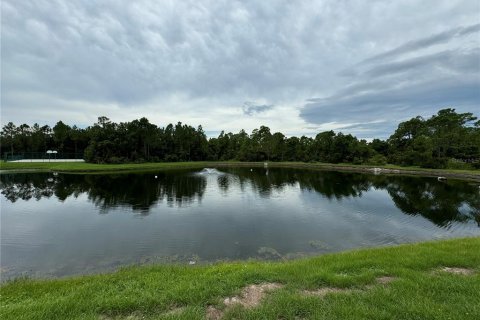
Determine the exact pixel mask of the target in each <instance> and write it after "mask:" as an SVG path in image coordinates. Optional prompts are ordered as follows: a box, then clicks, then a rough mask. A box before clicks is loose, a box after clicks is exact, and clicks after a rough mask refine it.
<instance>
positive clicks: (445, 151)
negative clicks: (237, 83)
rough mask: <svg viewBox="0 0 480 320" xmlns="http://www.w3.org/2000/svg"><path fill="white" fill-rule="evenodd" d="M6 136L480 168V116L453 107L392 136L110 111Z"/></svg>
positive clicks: (191, 152) (153, 152)
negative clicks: (125, 118) (222, 127)
mask: <svg viewBox="0 0 480 320" xmlns="http://www.w3.org/2000/svg"><path fill="white" fill-rule="evenodd" d="M0 139H1V146H0V148H1V149H0V151H1V154H2V155H3V156H4V157H5V156H6V155H14V154H23V153H29V152H30V153H34V152H37V153H45V152H46V151H47V150H53V149H54V150H57V151H59V152H62V153H72V154H73V153H75V154H81V155H82V156H83V158H84V159H85V160H86V161H87V162H95V163H123V162H144V161H153V162H155V161H200V160H223V161H225V160H239V161H305V162H310V161H314V162H329V163H353V164H373V165H382V164H386V163H392V164H399V165H405V166H421V167H428V168H446V167H451V168H472V167H474V168H479V161H480V121H478V119H477V117H475V116H474V115H473V114H472V113H457V112H456V111H455V109H451V108H448V109H442V110H440V111H439V112H438V113H437V114H436V115H433V116H432V117H430V118H428V119H424V118H422V117H415V118H412V119H410V120H408V121H404V122H401V123H400V124H399V125H398V127H397V129H396V130H395V132H394V133H393V134H392V135H391V136H390V137H389V138H388V139H386V140H381V139H373V140H372V141H371V142H367V141H366V140H361V139H358V138H356V137H354V136H352V135H351V134H343V133H342V132H338V133H335V132H333V131H325V132H320V133H318V134H317V135H316V136H315V137H306V136H302V137H286V136H285V135H284V134H282V133H281V132H274V133H272V132H271V130H270V128H268V127H266V126H261V127H260V128H258V129H255V130H253V132H252V133H251V134H248V133H247V132H245V131H244V130H241V131H240V132H238V133H231V132H229V133H225V132H224V131H222V132H221V133H220V135H219V136H218V137H216V138H210V139H208V138H207V136H206V134H205V132H204V131H203V128H202V127H201V126H199V127H197V128H195V127H192V126H189V125H186V124H183V123H181V122H178V123H177V124H175V125H173V124H168V125H167V126H165V127H159V126H157V125H155V124H153V123H150V121H149V120H148V119H147V118H141V119H136V120H133V121H130V122H120V123H115V122H112V121H111V120H110V119H108V118H107V117H103V116H102V117H99V118H98V121H97V122H96V123H94V124H93V125H92V126H89V127H87V128H85V129H82V128H78V127H76V126H69V125H67V124H65V123H63V122H62V121H59V122H57V124H56V125H55V126H54V127H53V128H50V127H49V126H47V125H43V126H40V125H39V124H37V123H35V124H33V125H32V126H29V125H28V124H21V125H19V126H16V125H15V124H13V123H12V122H9V123H7V124H6V125H4V126H3V128H2V131H1V136H0Z"/></svg>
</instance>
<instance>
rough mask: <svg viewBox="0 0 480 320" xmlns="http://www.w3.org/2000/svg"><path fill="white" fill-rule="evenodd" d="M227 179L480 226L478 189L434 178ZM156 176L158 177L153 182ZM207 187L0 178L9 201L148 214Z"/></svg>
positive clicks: (256, 175)
mask: <svg viewBox="0 0 480 320" xmlns="http://www.w3.org/2000/svg"><path fill="white" fill-rule="evenodd" d="M222 170H223V171H225V172H228V173H230V174H223V175H219V176H218V177H217V185H218V187H219V189H220V190H222V192H225V193H227V192H228V191H229V190H230V189H231V187H232V186H235V187H238V188H240V189H241V190H242V191H245V190H246V188H251V189H252V190H253V191H254V192H256V193H257V194H259V195H260V196H261V197H264V198H268V197H271V195H272V192H282V191H284V190H285V189H286V188H288V187H297V186H298V187H299V188H300V189H302V190H307V191H315V192H317V193H319V194H321V195H323V196H324V197H326V198H328V199H337V200H339V199H342V198H348V197H361V196H362V194H363V193H364V192H366V191H368V190H370V189H372V188H375V189H385V190H386V191H387V192H388V194H389V195H390V196H391V198H392V200H393V202H394V204H395V205H396V206H397V207H398V208H399V209H400V210H401V211H403V212H404V213H406V214H409V215H418V214H419V215H422V216H423V217H425V218H427V219H429V220H430V221H432V222H433V223H435V224H437V225H439V226H444V227H448V226H449V225H450V224H451V222H453V221H459V222H466V221H470V220H475V221H476V222H477V223H478V224H479V226H480V196H479V192H478V186H477V185H474V184H469V183H466V182H461V181H451V180H449V181H448V182H446V183H444V182H438V181H437V180H436V179H432V178H417V177H405V176H385V175H379V176H374V175H367V174H361V173H345V172H343V173H342V172H331V171H328V172H327V171H311V170H292V169H280V168H278V169H277V168H275V169H269V170H268V174H267V170H265V169H262V168H254V169H253V171H251V170H250V168H226V169H222ZM155 175H157V176H158V177H157V178H155ZM206 185H207V179H206V178H205V176H204V175H197V174H191V172H186V171H168V172H160V173H148V174H117V175H69V174H61V175H58V176H53V175H52V174H51V173H35V174H32V173H17V174H4V175H1V183H0V187H1V190H2V191H1V192H2V194H3V195H4V196H5V198H6V199H8V200H9V201H11V202H15V201H17V200H18V199H23V200H30V199H36V200H39V199H41V198H43V197H46V198H50V197H52V196H53V195H55V197H56V198H57V199H59V200H61V201H63V200H65V199H67V198H68V197H71V196H74V197H77V196H78V195H79V194H82V193H86V194H87V195H88V198H89V200H90V201H92V202H93V203H94V204H95V205H96V206H98V207H99V208H101V209H102V211H104V212H107V211H108V209H109V208H112V207H117V206H128V207H131V208H132V209H133V210H136V211H140V212H142V213H144V214H148V211H149V210H150V208H151V207H152V206H154V205H155V204H156V203H157V202H159V201H166V203H167V204H168V205H169V206H183V205H188V204H191V203H192V202H194V201H201V199H202V197H203V194H204V192H205V189H206Z"/></svg>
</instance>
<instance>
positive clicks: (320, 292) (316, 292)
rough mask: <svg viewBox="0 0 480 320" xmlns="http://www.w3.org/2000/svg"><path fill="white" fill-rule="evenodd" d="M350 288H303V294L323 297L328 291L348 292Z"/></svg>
mask: <svg viewBox="0 0 480 320" xmlns="http://www.w3.org/2000/svg"><path fill="white" fill-rule="evenodd" d="M350 291H352V290H351V289H341V288H320V289H317V290H303V294H304V295H306V296H316V297H322V298H323V297H325V296H326V295H327V294H329V293H339V292H350Z"/></svg>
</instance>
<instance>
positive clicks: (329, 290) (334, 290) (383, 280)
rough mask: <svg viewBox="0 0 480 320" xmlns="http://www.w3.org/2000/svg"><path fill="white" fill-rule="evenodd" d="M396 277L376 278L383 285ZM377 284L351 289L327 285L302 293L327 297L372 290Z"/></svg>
mask: <svg viewBox="0 0 480 320" xmlns="http://www.w3.org/2000/svg"><path fill="white" fill-rule="evenodd" d="M395 279H396V278H395V277H392V276H383V277H379V278H377V279H375V280H376V282H377V284H381V285H387V284H389V283H390V282H392V281H394V280H395ZM374 287H375V285H366V286H364V287H363V288H356V289H351V288H334V287H325V288H320V289H317V290H304V291H302V293H303V294H304V295H306V296H316V297H321V298H323V297H325V296H326V295H327V294H330V293H349V292H353V291H361V290H370V289H372V288H374Z"/></svg>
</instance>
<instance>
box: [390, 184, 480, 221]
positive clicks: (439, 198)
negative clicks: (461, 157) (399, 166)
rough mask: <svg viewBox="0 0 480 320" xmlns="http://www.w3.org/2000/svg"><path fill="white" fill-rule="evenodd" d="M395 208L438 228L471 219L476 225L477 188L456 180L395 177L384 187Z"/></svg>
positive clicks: (479, 207)
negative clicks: (424, 219) (446, 181)
mask: <svg viewBox="0 0 480 320" xmlns="http://www.w3.org/2000/svg"><path fill="white" fill-rule="evenodd" d="M386 189H387V191H388V193H389V194H390V196H391V197H392V200H393V202H394V203H395V205H396V206H397V207H398V208H399V209H400V210H402V212H404V213H406V214H409V215H418V214H420V215H422V216H423V217H425V218H427V219H428V220H430V221H432V222H433V223H435V224H437V225H439V226H445V227H448V226H449V225H450V224H451V222H453V221H460V222H464V221H469V220H472V219H473V220H475V221H476V222H477V223H479V226H480V196H479V194H478V190H477V189H478V187H477V186H475V185H470V184H468V183H465V182H460V181H449V182H448V183H442V182H438V181H436V180H435V179H412V178H408V177H397V178H396V179H395V180H394V181H392V182H391V183H389V184H388V185H387V188H386Z"/></svg>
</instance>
